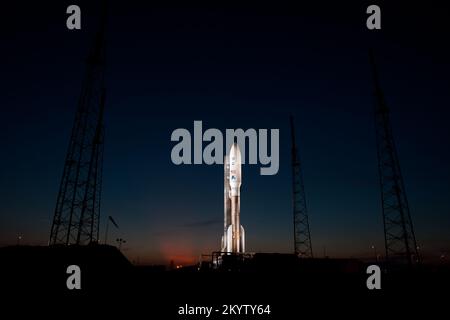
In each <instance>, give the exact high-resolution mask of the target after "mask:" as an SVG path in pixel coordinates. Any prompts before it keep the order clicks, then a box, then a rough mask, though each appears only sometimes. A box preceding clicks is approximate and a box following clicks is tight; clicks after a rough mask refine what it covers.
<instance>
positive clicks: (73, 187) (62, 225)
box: [49, 6, 106, 245]
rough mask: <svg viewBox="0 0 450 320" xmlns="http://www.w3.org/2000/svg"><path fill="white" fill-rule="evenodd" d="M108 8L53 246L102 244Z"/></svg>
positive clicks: (90, 64)
mask: <svg viewBox="0 0 450 320" xmlns="http://www.w3.org/2000/svg"><path fill="white" fill-rule="evenodd" d="M105 26H106V6H104V8H103V10H102V19H101V21H100V29H99V31H98V33H97V34H96V38H95V42H94V45H93V47H92V48H91V51H90V53H89V56H88V59H87V61H86V74H85V79H84V82H83V84H82V90H81V95H80V99H79V101H78V107H77V111H76V115H75V121H74V125H73V128H72V133H71V137H70V142H69V148H68V151H67V155H66V160H65V163H64V171H63V176H62V179H61V184H60V187H59V192H58V197H57V201H56V208H55V214H54V218H53V224H52V228H51V232H50V242H49V244H50V245H70V244H77V245H83V244H90V243H97V242H98V241H99V228H100V200H101V199H100V197H101V187H102V166H103V139H104V125H103V112H104V107H105V86H104V68H105V38H104V37H105Z"/></svg>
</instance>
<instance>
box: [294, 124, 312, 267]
mask: <svg viewBox="0 0 450 320" xmlns="http://www.w3.org/2000/svg"><path fill="white" fill-rule="evenodd" d="M290 125H291V138H292V190H293V195H292V196H293V211H294V251H295V254H296V255H298V256H299V257H306V258H312V257H313V250H312V245H311V232H310V230H309V220H308V210H307V207H306V197H305V187H304V184H303V175H302V168H301V164H300V157H299V155H298V150H297V146H296V143H295V129H294V118H293V117H292V116H291V117H290Z"/></svg>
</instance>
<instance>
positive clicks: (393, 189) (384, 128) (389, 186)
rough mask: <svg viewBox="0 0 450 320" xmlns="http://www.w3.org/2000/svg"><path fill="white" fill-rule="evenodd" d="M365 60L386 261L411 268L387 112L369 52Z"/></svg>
mask: <svg viewBox="0 0 450 320" xmlns="http://www.w3.org/2000/svg"><path fill="white" fill-rule="evenodd" d="M369 58H370V64H371V67H372V75H373V82H374V95H375V102H376V103H375V128H376V143H377V155H378V171H379V178H380V188H381V203H382V213H383V223H384V238H385V250H386V261H387V262H388V263H391V262H396V263H407V264H409V265H412V264H413V263H415V262H419V254H418V247H417V243H416V237H415V234H414V229H413V223H412V220H411V215H410V211H409V205H408V200H407V198H406V193H405V186H404V183H403V178H402V174H401V172H400V164H399V160H398V156H397V150H396V148H395V143H394V138H393V135H392V129H391V124H390V120H389V109H388V107H387V105H386V102H385V99H384V96H383V93H382V91H381V87H380V85H379V80H378V74H377V70H376V66H375V60H374V57H373V54H372V52H370V54H369Z"/></svg>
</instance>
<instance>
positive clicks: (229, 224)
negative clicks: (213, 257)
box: [222, 143, 245, 253]
mask: <svg viewBox="0 0 450 320" xmlns="http://www.w3.org/2000/svg"><path fill="white" fill-rule="evenodd" d="M241 181H242V180H241V151H240V150H239V146H238V144H237V143H233V145H232V146H231V149H230V153H229V155H228V156H225V159H224V234H223V237H222V252H232V253H241V252H245V232H244V228H243V227H242V226H241V223H240V211H241V194H240V189H241Z"/></svg>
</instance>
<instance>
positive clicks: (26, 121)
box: [0, 1, 450, 263]
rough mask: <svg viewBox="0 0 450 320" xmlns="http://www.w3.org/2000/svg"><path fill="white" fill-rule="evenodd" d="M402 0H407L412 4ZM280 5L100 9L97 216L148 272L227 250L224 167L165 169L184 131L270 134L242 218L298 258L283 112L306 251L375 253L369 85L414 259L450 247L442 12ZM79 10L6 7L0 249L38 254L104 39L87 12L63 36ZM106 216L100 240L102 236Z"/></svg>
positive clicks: (246, 189)
mask: <svg viewBox="0 0 450 320" xmlns="http://www.w3.org/2000/svg"><path fill="white" fill-rule="evenodd" d="M405 3H406V2H405ZM405 3H402V2H399V3H398V4H396V5H394V4H390V5H387V4H382V5H381V8H382V28H383V29H382V30H381V31H368V30H367V29H366V27H365V19H366V14H365V8H366V7H367V5H369V4H371V3H365V2H349V3H347V4H345V5H343V4H339V7H338V6H337V5H336V4H334V5H330V4H327V3H326V2H324V3H321V4H318V5H317V6H311V5H308V6H305V5H303V6H299V7H296V8H294V7H287V6H286V7H281V6H280V7H273V6H270V7H269V6H266V5H261V6H260V7H254V6H248V7H232V6H231V5H229V6H227V7H211V6H210V7H205V6H196V7H187V6H186V5H184V6H180V5H175V4H174V5H173V6H172V5H166V6H164V7H150V6H148V5H147V6H145V5H143V4H139V3H138V2H128V1H127V2H126V3H122V4H119V3H117V4H114V5H112V6H111V8H110V20H109V26H108V38H107V39H108V40H107V50H108V51H107V56H108V58H107V59H108V66H107V107H106V108H107V109H106V120H105V123H106V140H105V142H106V145H105V163H104V164H105V168H104V185H103V203H102V208H103V211H102V215H103V217H105V216H107V215H111V216H113V217H114V218H115V220H116V221H117V222H118V223H119V225H120V230H119V231H116V232H115V234H111V238H112V237H116V236H121V237H123V238H125V239H127V244H126V246H125V252H126V254H127V255H128V256H129V257H130V258H131V259H133V260H139V261H140V262H151V263H154V262H167V261H168V260H170V259H174V260H176V261H180V262H188V261H193V260H195V259H196V258H197V257H198V256H199V255H200V254H201V253H209V252H211V251H213V250H217V249H219V246H220V236H221V230H222V219H223V198H222V197H223V181H222V178H223V168H222V167H221V166H219V165H215V166H206V165H201V166H193V165H191V166H175V165H173V164H172V163H171V161H170V151H171V148H172V147H173V145H174V143H172V142H171V141H170V135H171V133H172V131H173V130H174V129H176V128H187V129H188V130H190V131H192V130H193V129H192V128H193V121H194V120H202V121H203V126H204V129H207V128H219V129H225V128H243V129H247V128H268V129H270V128H278V129H280V170H279V173H278V174H277V175H275V176H260V175H259V165H254V166H249V165H246V166H244V168H243V186H242V192H241V194H242V197H241V217H242V218H241V219H242V224H243V225H244V227H245V228H246V235H247V248H248V250H249V251H269V252H270V251H277V252H290V251H292V250H293V249H292V247H293V239H292V238H293V235H292V228H293V226H292V210H291V167H290V138H289V127H288V116H289V114H291V113H292V114H293V115H294V116H295V119H296V125H297V134H298V141H299V147H300V152H301V158H302V161H303V169H304V172H303V173H304V180H305V188H306V193H307V201H308V207H309V212H310V224H311V233H312V241H313V248H314V250H315V251H316V254H318V255H322V254H323V250H324V247H326V251H327V254H328V255H331V256H356V257H358V256H364V255H370V254H371V249H370V246H371V245H372V244H375V245H376V246H377V247H378V248H380V251H381V248H382V247H383V229H382V217H381V212H380V208H381V204H380V195H379V186H378V176H377V174H378V172H377V162H376V149H375V135H374V121H373V114H372V111H373V104H374V99H373V97H372V83H371V75H370V68H369V65H368V58H367V50H368V48H369V47H373V48H374V50H375V53H376V57H377V61H378V67H379V73H380V78H381V85H382V88H383V90H384V93H385V95H386V98H387V101H388V104H389V106H390V107H391V115H392V125H393V130H394V136H395V139H396V144H397V147H398V153H399V157H400V162H401V166H402V172H403V175H404V180H405V184H406V188H407V194H408V198H409V201H410V207H411V210H412V216H413V221H414V225H415V229H416V236H417V239H418V242H419V244H420V245H421V246H422V247H423V250H424V251H427V252H430V254H431V253H436V252H439V251H441V250H448V249H449V243H450V232H449V231H450V203H449V199H450V185H449V181H450V165H449V164H450V153H449V148H448V146H449V137H450V128H449V123H448V122H449V110H448V107H449V105H450V101H449V100H450V93H449V88H450V86H449V84H450V83H449V82H450V80H449V77H448V75H449V74H450V73H449V71H450V70H449V69H450V68H449V63H448V57H449V53H450V52H449V47H448V44H447V43H448V41H447V39H448V33H446V31H445V30H446V29H445V17H446V14H449V12H448V11H445V10H444V8H440V7H439V6H438V5H437V4H436V3H434V4H430V5H427V6H426V7H424V6H421V7H419V6H417V7H414V6H413V5H411V4H409V5H408V6H406V5H405ZM69 4H72V3H68V2H67V3H65V2H64V1H63V2H62V3H60V4H57V5H55V4H51V5H50V4H45V2H39V4H32V5H30V6H28V7H27V9H25V8H19V7H11V8H7V10H6V12H8V13H9V14H8V16H9V18H7V19H6V22H5V21H3V23H5V27H4V28H2V31H3V32H2V41H1V54H0V55H1V66H2V68H1V75H0V81H1V86H0V87H1V93H2V103H1V117H0V145H1V146H2V156H1V157H0V197H1V201H0V244H2V245H6V244H13V243H15V242H16V237H17V235H18V234H22V235H23V238H24V240H23V242H24V243H29V244H46V243H47V240H48V234H49V230H50V226H51V221H52V217H53V210H54V205H55V201H56V195H57V191H58V186H59V181H60V178H61V174H62V168H63V161H64V156H65V152H66V148H67V144H68V140H69V135H70V129H71V126H72V122H73V118H74V113H75V108H76V102H77V99H78V95H79V92H80V88H81V81H82V79H83V75H84V64H83V63H84V59H85V57H86V56H87V52H88V49H89V47H90V44H91V43H92V38H93V33H94V32H95V30H96V22H97V21H96V19H97V16H96V10H97V9H96V7H97V6H96V5H92V4H88V2H87V1H85V2H83V1H80V2H79V3H78V4H79V5H80V6H81V8H82V19H83V20H82V30H81V31H69V30H67V29H66V27H65V19H66V14H65V8H66V7H67V5H69ZM104 221H105V220H103V223H102V229H101V234H102V239H103V232H104V228H103V227H104Z"/></svg>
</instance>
